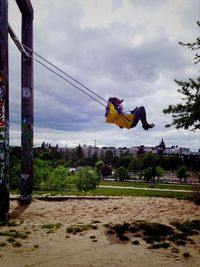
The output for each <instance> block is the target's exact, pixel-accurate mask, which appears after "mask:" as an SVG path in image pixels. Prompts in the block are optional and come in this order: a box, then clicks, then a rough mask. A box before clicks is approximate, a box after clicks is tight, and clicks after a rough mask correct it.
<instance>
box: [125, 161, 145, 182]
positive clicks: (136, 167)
mask: <svg viewBox="0 0 200 267" xmlns="http://www.w3.org/2000/svg"><path fill="white" fill-rule="evenodd" d="M141 168H142V161H141V160H140V159H139V158H136V157H134V158H133V159H132V160H131V162H130V163H129V165H128V170H129V171H131V172H133V175H134V178H135V176H136V173H137V172H139V171H140V170H141Z"/></svg>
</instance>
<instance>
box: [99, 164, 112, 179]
mask: <svg viewBox="0 0 200 267" xmlns="http://www.w3.org/2000/svg"><path fill="white" fill-rule="evenodd" d="M101 175H102V176H103V177H106V176H109V175H112V168H111V167H110V166H109V165H107V164H105V165H104V166H103V167H102V169H101Z"/></svg>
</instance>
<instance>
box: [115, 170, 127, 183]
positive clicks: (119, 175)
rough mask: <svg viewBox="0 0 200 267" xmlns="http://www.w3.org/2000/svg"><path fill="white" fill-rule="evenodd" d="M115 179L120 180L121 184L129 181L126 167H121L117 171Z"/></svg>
mask: <svg viewBox="0 0 200 267" xmlns="http://www.w3.org/2000/svg"><path fill="white" fill-rule="evenodd" d="M115 177H116V178H118V179H119V181H120V182H122V181H124V180H127V179H129V175H128V171H127V169H125V168H124V167H119V168H118V169H117V170H116V171H115Z"/></svg>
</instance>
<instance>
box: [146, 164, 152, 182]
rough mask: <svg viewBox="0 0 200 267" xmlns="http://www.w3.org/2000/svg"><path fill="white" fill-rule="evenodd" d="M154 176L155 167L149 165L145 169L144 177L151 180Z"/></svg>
mask: <svg viewBox="0 0 200 267" xmlns="http://www.w3.org/2000/svg"><path fill="white" fill-rule="evenodd" d="M152 178H153V168H152V167H148V168H147V169H145V170H144V179H145V180H146V181H147V182H149V181H150V180H151V179H152Z"/></svg>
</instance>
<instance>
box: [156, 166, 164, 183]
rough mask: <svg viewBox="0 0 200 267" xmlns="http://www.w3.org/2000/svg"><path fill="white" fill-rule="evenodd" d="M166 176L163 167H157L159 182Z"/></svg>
mask: <svg viewBox="0 0 200 267" xmlns="http://www.w3.org/2000/svg"><path fill="white" fill-rule="evenodd" d="M163 175H164V170H163V168H162V167H160V166H157V167H156V176H157V178H158V180H159V179H160V177H162V176H163Z"/></svg>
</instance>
